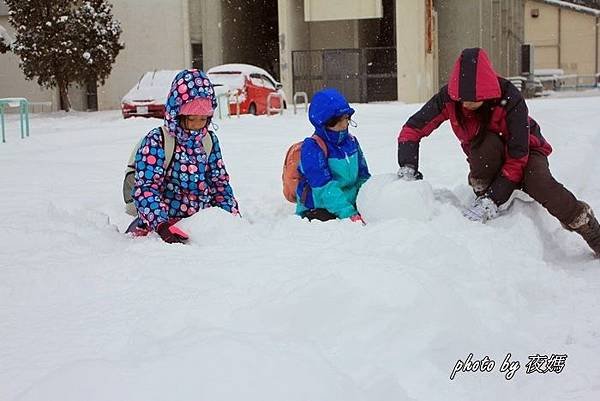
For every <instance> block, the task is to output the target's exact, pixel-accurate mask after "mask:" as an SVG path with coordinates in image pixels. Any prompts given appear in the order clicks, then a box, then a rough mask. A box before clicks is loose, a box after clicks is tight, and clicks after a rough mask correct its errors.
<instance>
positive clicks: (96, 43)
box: [5, 0, 123, 111]
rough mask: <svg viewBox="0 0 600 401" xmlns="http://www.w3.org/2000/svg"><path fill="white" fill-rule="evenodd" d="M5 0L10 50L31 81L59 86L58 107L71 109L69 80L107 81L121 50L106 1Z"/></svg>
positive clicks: (117, 33) (80, 81) (84, 82)
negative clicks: (10, 30) (11, 36)
mask: <svg viewBox="0 0 600 401" xmlns="http://www.w3.org/2000/svg"><path fill="white" fill-rule="evenodd" d="M5 2H6V5H7V6H8V9H9V22H10V24H11V25H12V26H13V27H14V28H15V31H16V32H15V41H14V43H12V44H11V45H10V49H11V50H12V51H13V52H14V53H15V54H16V55H17V56H19V58H20V59H21V60H20V67H21V69H22V70H23V73H24V74H25V77H26V78H27V79H36V80H37V82H38V84H39V85H41V86H43V87H45V88H48V89H50V88H55V87H58V90H59V93H60V102H61V109H63V110H67V111H68V110H70V109H71V102H70V101H69V95H68V90H69V84H70V83H75V82H77V83H80V84H82V85H83V84H86V83H87V82H88V81H89V80H90V79H94V77H95V78H96V79H99V80H100V81H104V79H106V77H107V76H108V74H109V73H110V68H111V66H112V63H114V60H115V57H116V56H117V54H118V52H119V50H121V49H122V48H123V45H122V44H121V43H119V40H118V39H119V36H120V34H121V28H120V25H119V23H118V21H115V20H113V17H112V12H111V6H110V5H109V4H107V3H106V2H105V1H103V0H90V1H79V0H5ZM102 24H104V27H102V26H101V25H102ZM94 70H96V72H94Z"/></svg>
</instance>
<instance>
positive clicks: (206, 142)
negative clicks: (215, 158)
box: [202, 131, 213, 157]
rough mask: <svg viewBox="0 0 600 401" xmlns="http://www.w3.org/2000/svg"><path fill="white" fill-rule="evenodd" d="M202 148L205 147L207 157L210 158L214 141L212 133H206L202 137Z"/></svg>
mask: <svg viewBox="0 0 600 401" xmlns="http://www.w3.org/2000/svg"><path fill="white" fill-rule="evenodd" d="M202 147H204V151H205V152H206V156H207V157H208V156H210V154H211V152H212V149H213V140H212V135H211V133H210V131H207V132H206V135H204V136H203V137H202Z"/></svg>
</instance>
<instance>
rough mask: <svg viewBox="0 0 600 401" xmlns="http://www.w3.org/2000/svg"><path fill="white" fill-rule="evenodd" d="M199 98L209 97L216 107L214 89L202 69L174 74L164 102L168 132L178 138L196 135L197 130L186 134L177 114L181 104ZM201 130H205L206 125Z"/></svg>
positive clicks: (213, 106)
mask: <svg viewBox="0 0 600 401" xmlns="http://www.w3.org/2000/svg"><path fill="white" fill-rule="evenodd" d="M199 98H207V99H210V101H211V102H212V108H213V110H214V109H215V108H216V107H217V99H216V97H215V90H214V88H213V85H212V83H211V82H210V80H209V79H208V76H207V75H206V74H205V73H204V72H203V71H200V70H195V69H194V70H183V71H180V72H179V73H178V74H177V75H175V78H174V79H173V83H172V84H171V89H170V90H169V95H168V96H167V102H166V103H165V125H166V126H167V127H168V129H169V133H171V134H172V135H174V136H176V137H177V138H179V139H187V137H189V136H194V135H198V132H196V133H194V132H193V131H192V133H191V135H190V134H186V133H185V130H184V129H183V128H182V127H181V126H180V125H179V121H178V119H177V116H179V114H180V112H181V106H183V105H184V104H186V103H189V102H191V101H192V100H194V99H199ZM202 131H204V132H206V131H207V127H205V128H204V129H203V130H202ZM204 132H202V134H203V133H204Z"/></svg>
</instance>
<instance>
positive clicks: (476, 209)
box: [462, 196, 498, 223]
mask: <svg viewBox="0 0 600 401" xmlns="http://www.w3.org/2000/svg"><path fill="white" fill-rule="evenodd" d="M462 214H463V216H465V217H466V218H467V219H469V220H471V221H477V222H480V223H485V222H486V221H488V220H491V219H493V218H494V217H496V216H497V215H498V206H497V205H496V204H495V203H494V201H493V200H491V199H490V198H488V197H487V196H480V197H478V198H477V199H475V200H474V201H473V203H472V204H471V206H470V207H468V208H466V209H464V210H463V211H462Z"/></svg>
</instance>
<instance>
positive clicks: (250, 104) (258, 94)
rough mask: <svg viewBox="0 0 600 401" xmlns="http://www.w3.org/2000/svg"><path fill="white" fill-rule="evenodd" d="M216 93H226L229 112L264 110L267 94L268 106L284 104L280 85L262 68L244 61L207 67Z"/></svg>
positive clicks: (245, 112) (277, 107)
mask: <svg viewBox="0 0 600 401" xmlns="http://www.w3.org/2000/svg"><path fill="white" fill-rule="evenodd" d="M207 74H208V77H209V78H210V80H211V82H212V83H213V85H215V91H216V92H217V94H219V93H226V94H227V95H228V98H229V114H231V115H235V114H237V112H238V107H239V114H254V115H258V114H266V113H267V99H268V97H269V94H271V93H275V94H279V95H280V96H281V98H280V97H278V96H275V97H273V98H272V99H271V109H280V108H281V107H282V101H283V108H286V106H287V104H286V97H285V93H284V92H283V90H282V89H281V88H282V85H281V84H280V83H279V82H277V81H276V80H275V78H273V77H272V76H271V74H269V73H268V72H266V71H265V70H263V69H262V68H259V67H255V66H253V65H248V64H224V65H219V66H217V67H213V68H211V69H209V70H208V71H207Z"/></svg>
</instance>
